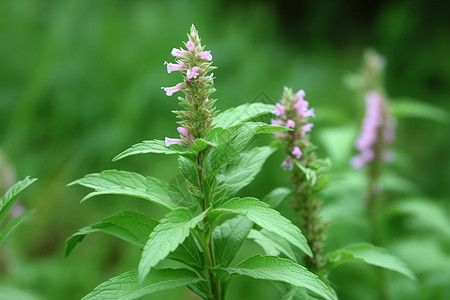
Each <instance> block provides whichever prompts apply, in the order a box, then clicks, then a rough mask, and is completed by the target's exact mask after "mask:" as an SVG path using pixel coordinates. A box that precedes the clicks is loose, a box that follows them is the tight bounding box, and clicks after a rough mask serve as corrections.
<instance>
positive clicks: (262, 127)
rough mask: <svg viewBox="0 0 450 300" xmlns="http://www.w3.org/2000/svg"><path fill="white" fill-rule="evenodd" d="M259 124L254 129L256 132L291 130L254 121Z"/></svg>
mask: <svg viewBox="0 0 450 300" xmlns="http://www.w3.org/2000/svg"><path fill="white" fill-rule="evenodd" d="M255 124H260V126H259V127H258V129H257V130H256V133H258V134H259V133H274V132H283V131H291V130H292V129H290V128H287V127H285V126H275V125H269V124H265V123H255Z"/></svg>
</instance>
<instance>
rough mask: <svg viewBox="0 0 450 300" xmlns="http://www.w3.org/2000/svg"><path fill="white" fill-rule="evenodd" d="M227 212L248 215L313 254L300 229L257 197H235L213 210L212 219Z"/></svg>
mask: <svg viewBox="0 0 450 300" xmlns="http://www.w3.org/2000/svg"><path fill="white" fill-rule="evenodd" d="M227 213H234V214H242V215H246V216H247V218H249V219H250V220H252V221H253V222H255V223H256V224H258V225H259V226H260V227H262V228H264V229H266V230H268V231H270V232H273V233H276V234H278V235H280V236H281V237H283V238H285V239H286V240H287V241H288V242H290V243H291V244H293V245H294V246H296V247H297V248H299V249H300V250H302V251H303V252H305V253H306V254H308V255H310V256H311V249H310V248H309V246H308V242H307V241H306V238H305V237H304V236H303V234H302V232H301V231H300V229H299V228H298V227H297V226H295V225H294V224H292V223H291V221H289V220H288V219H286V218H285V217H283V216H282V215H280V213H279V212H278V211H276V210H274V209H272V208H270V206H269V205H268V204H266V203H264V202H262V201H260V200H258V199H256V198H251V197H246V198H233V199H231V200H229V201H227V202H225V203H224V204H222V205H221V206H219V207H218V208H216V209H214V210H213V211H212V212H211V220H213V221H215V220H217V219H218V218H219V217H220V216H221V215H223V214H227Z"/></svg>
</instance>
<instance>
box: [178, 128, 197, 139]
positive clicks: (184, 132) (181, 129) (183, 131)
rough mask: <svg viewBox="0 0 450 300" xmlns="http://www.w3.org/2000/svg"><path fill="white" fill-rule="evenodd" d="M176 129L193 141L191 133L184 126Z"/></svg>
mask: <svg viewBox="0 0 450 300" xmlns="http://www.w3.org/2000/svg"><path fill="white" fill-rule="evenodd" d="M177 131H178V132H179V133H180V134H182V135H184V136H185V137H187V138H188V139H189V140H190V141H191V142H192V143H194V137H193V136H192V134H190V133H189V131H188V130H187V129H186V128H184V127H178V128H177Z"/></svg>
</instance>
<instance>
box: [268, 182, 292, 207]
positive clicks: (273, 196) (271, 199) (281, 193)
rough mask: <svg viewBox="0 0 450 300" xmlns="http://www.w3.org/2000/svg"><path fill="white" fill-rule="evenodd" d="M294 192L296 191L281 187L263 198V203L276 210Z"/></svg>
mask: <svg viewBox="0 0 450 300" xmlns="http://www.w3.org/2000/svg"><path fill="white" fill-rule="evenodd" d="M293 192H294V191H293V190H292V189H290V188H286V187H279V188H276V189H274V190H272V191H271V192H270V193H268V194H267V195H266V196H265V197H264V198H262V201H263V202H265V203H267V204H269V205H270V207H272V208H275V207H277V206H278V205H280V204H281V202H283V201H284V200H285V199H286V198H287V197H288V196H290V195H291V194H292V193H293Z"/></svg>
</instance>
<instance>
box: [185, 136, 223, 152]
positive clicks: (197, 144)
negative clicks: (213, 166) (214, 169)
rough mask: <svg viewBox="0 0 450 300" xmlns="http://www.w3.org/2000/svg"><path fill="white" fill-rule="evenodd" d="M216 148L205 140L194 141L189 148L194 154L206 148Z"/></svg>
mask: <svg viewBox="0 0 450 300" xmlns="http://www.w3.org/2000/svg"><path fill="white" fill-rule="evenodd" d="M215 146H217V145H216V144H215V143H213V142H211V141H207V140H206V139H196V140H195V141H194V144H193V145H192V146H191V149H192V150H194V151H195V152H199V151H202V150H204V149H206V148H207V147H215Z"/></svg>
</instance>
